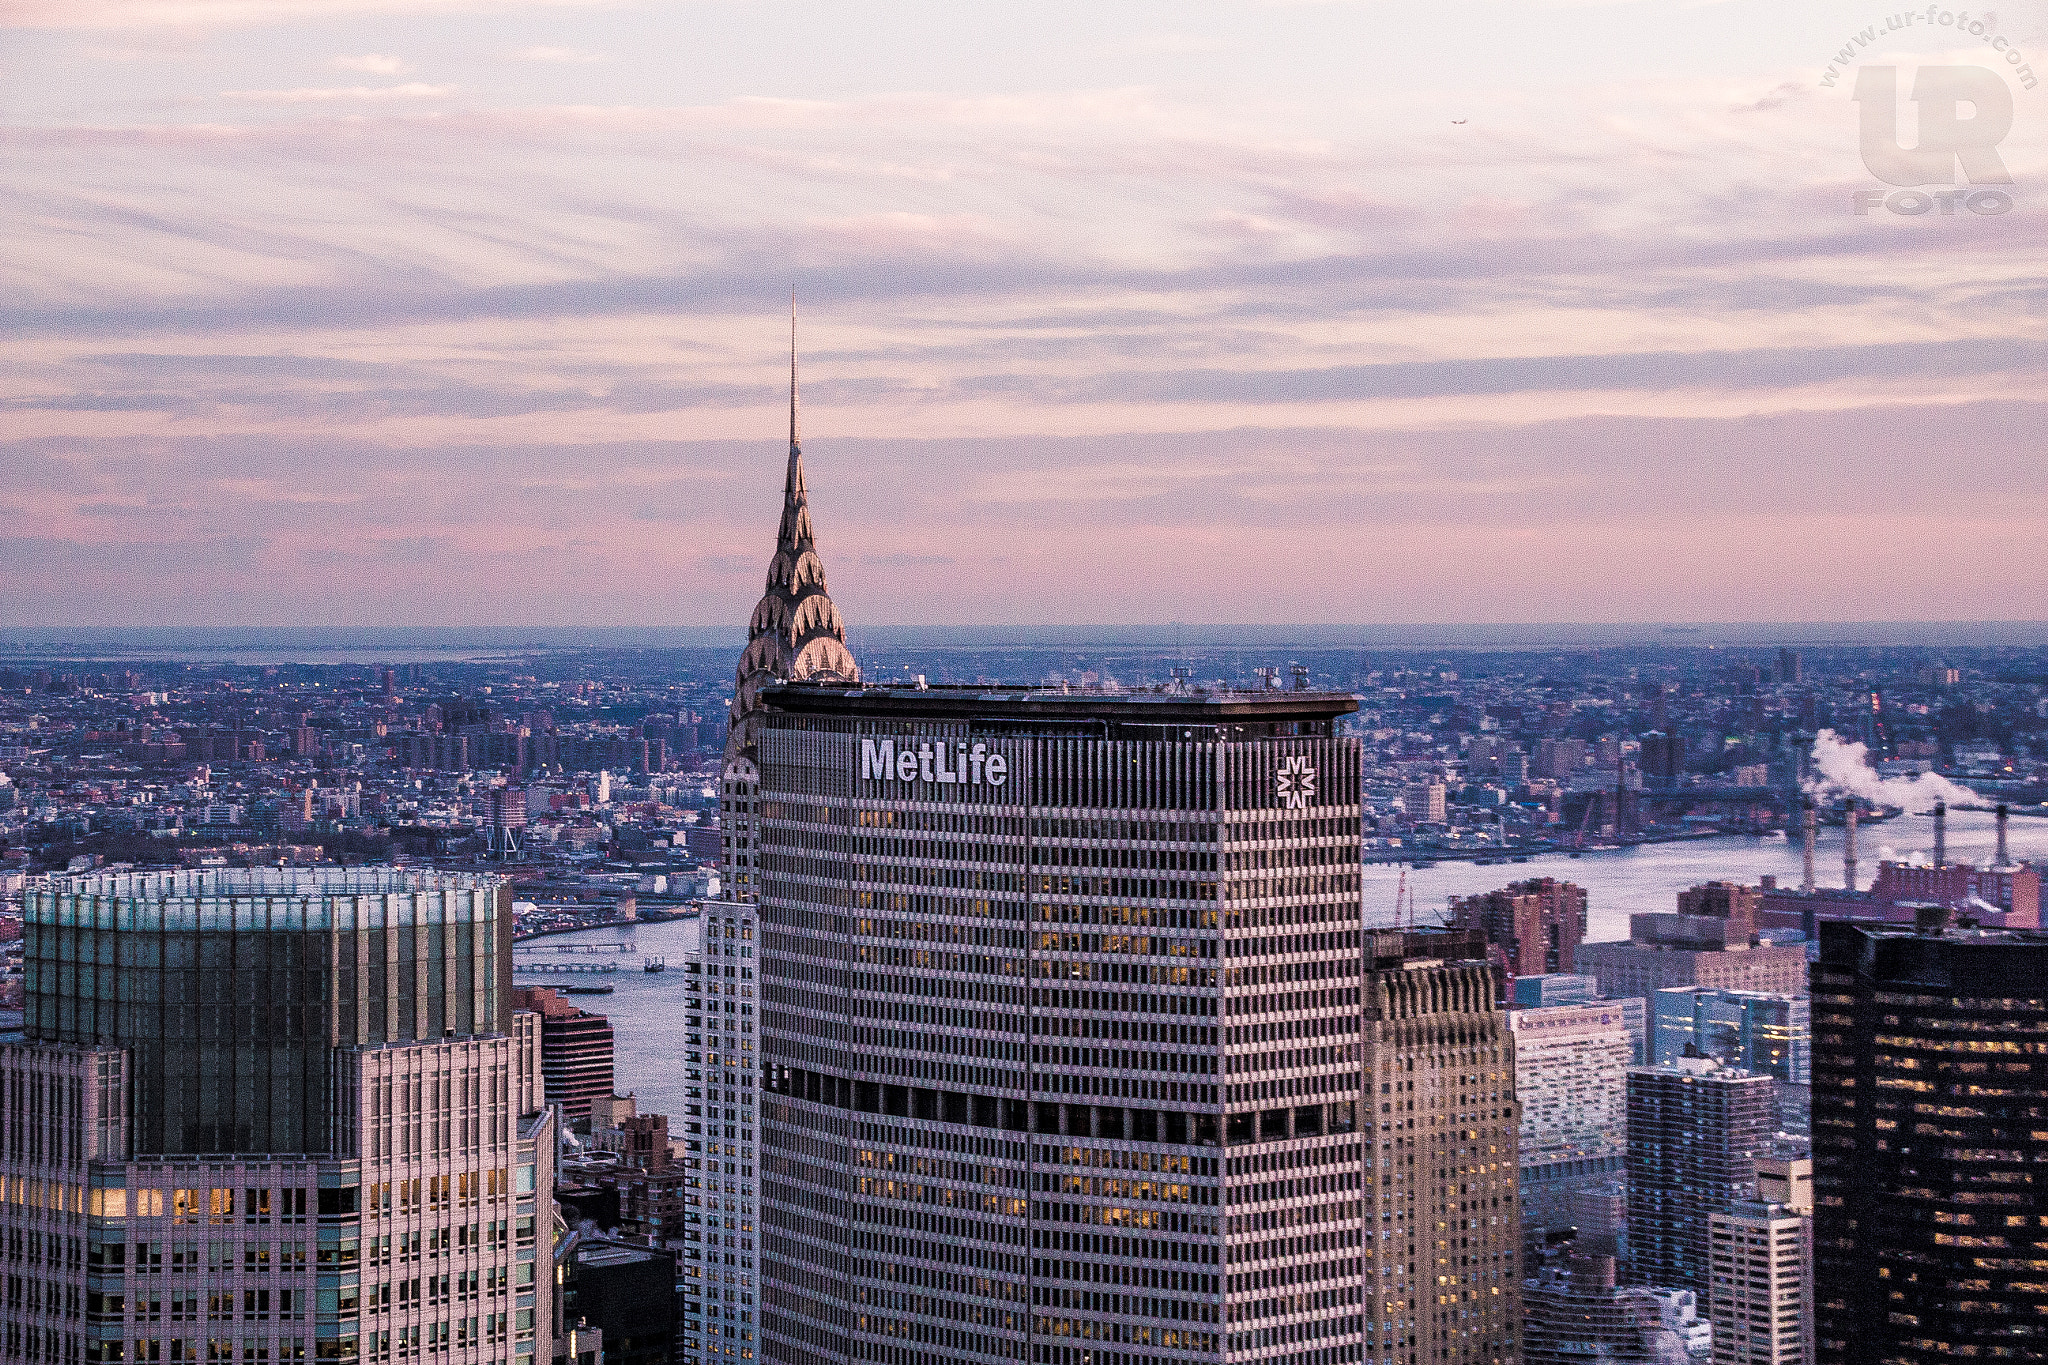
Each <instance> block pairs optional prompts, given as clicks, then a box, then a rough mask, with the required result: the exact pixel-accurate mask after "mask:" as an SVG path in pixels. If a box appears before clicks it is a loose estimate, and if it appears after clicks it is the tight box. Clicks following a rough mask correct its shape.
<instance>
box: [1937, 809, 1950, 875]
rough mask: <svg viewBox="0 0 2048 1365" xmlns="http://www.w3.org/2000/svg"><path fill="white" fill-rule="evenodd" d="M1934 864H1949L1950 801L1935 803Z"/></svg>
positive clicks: (1944, 865)
mask: <svg viewBox="0 0 2048 1365" xmlns="http://www.w3.org/2000/svg"><path fill="white" fill-rule="evenodd" d="M1934 865H1935V867H1937V868H1942V867H1946V866H1948V802H1946V801H1937V802H1935V803H1934Z"/></svg>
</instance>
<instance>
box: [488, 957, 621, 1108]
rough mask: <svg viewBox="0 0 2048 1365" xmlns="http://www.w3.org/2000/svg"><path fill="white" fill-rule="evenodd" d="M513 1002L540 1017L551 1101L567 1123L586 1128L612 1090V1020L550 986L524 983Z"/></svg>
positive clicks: (543, 1063)
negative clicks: (596, 1106)
mask: <svg viewBox="0 0 2048 1365" xmlns="http://www.w3.org/2000/svg"><path fill="white" fill-rule="evenodd" d="M513 1001H514V1003H515V1004H516V1005H517V1006H518V1007H519V1008H520V1009H522V1010H531V1011H532V1012H533V1013H535V1014H538V1015H539V1016H540V1070H541V1078H542V1081H543V1082H544V1084H545V1086H546V1093H547V1100H548V1103H549V1104H552V1105H555V1106H557V1107H559V1108H560V1109H561V1111H562V1119H563V1121H564V1122H566V1123H570V1124H575V1125H578V1126H579V1128H581V1127H588V1126H589V1122H590V1106H591V1105H592V1104H593V1103H595V1102H596V1101H598V1100H603V1099H609V1098H610V1097H611V1093H612V1079H613V1078H612V1061H613V1050H614V1049H613V1038H612V1021H611V1020H609V1019H607V1018H605V1017H604V1016H603V1015H602V1014H593V1013H591V1012H590V1011H589V1010H586V1009H579V1008H578V1007H577V1006H575V1005H574V1004H571V1003H570V1002H569V1001H567V1000H564V999H563V998H562V997H561V996H560V994H558V993H557V992H556V991H555V990H554V989H553V988H552V987H549V986H523V987H521V988H519V989H518V990H517V991H516V992H514V994H513Z"/></svg>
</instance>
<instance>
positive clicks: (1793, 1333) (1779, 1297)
mask: <svg viewBox="0 0 2048 1365" xmlns="http://www.w3.org/2000/svg"><path fill="white" fill-rule="evenodd" d="M1811 1236H1812V1220H1811V1219H1810V1218H1809V1217H1808V1216H1807V1215H1806V1214H1805V1213H1802V1212H1801V1211H1799V1210H1798V1209H1794V1208H1789V1207H1787V1206H1786V1205H1783V1204H1773V1203H1767V1202H1764V1201H1761V1200H1737V1201H1735V1203H1733V1204H1731V1205H1730V1206H1729V1207H1728V1208H1726V1209H1724V1210H1721V1211H1719V1212H1716V1213H1714V1214H1712V1215H1710V1216H1709V1218H1708V1222H1707V1241H1708V1247H1707V1255H1708V1260H1709V1270H1710V1273H1711V1283H1710V1288H1709V1291H1708V1294H1707V1312H1708V1316H1709V1317H1710V1319H1711V1320H1712V1322H1713V1324H1714V1365H1812V1363H1813V1284H1812V1270H1813V1262H1812V1259H1811V1257H1810V1256H1809V1254H1808V1242H1809V1239H1810V1238H1811Z"/></svg>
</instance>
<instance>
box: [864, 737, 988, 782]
mask: <svg viewBox="0 0 2048 1365" xmlns="http://www.w3.org/2000/svg"><path fill="white" fill-rule="evenodd" d="M913 744H914V745H915V747H913ZM860 780H861V781H863V782H933V783H937V784H939V785H940V786H972V787H983V786H987V787H1000V786H1002V785H1003V784H1004V783H1005V782H1008V781H1009V780H1010V760H1009V759H1007V758H1005V757H1004V756H1003V755H1001V754H999V753H991V752H989V747H988V745H986V744H972V745H970V744H968V743H967V742H966V741H965V740H957V741H955V742H954V743H952V744H951V745H948V744H947V742H946V741H945V740H939V741H938V742H937V743H932V742H929V741H912V740H909V739H905V740H903V741H902V743H901V744H900V745H899V744H898V742H897V741H895V740H893V739H865V738H864V739H862V740H861V742H860Z"/></svg>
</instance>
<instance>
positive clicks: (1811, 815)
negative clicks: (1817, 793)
mask: <svg viewBox="0 0 2048 1365" xmlns="http://www.w3.org/2000/svg"><path fill="white" fill-rule="evenodd" d="M1801 804H1802V805H1803V806H1804V807H1805V810H1804V811H1803V812H1802V813H1803V814H1804V816H1805V824H1806V860H1805V861H1806V875H1805V876H1803V877H1801V878H1800V880H1799V891H1800V894H1802V895H1807V896H1811V895H1812V894H1813V827H1814V825H1815V823H1816V820H1815V814H1816V812H1815V811H1814V809H1813V799H1812V798H1811V797H1809V798H1807V799H1806V800H1805V801H1804V802H1802V803H1801Z"/></svg>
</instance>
